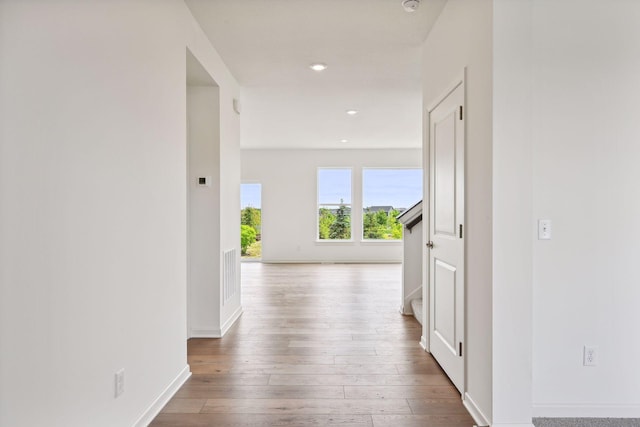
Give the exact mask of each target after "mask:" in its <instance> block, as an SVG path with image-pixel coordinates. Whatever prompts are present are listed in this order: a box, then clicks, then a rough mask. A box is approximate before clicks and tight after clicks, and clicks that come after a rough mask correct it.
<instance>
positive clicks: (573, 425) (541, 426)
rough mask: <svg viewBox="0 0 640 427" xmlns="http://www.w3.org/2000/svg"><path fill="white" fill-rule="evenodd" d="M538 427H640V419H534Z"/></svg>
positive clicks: (534, 423)
mask: <svg viewBox="0 0 640 427" xmlns="http://www.w3.org/2000/svg"><path fill="white" fill-rule="evenodd" d="M533 425H535V426H536V427H640V418H534V419H533Z"/></svg>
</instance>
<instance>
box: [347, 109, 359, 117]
mask: <svg viewBox="0 0 640 427" xmlns="http://www.w3.org/2000/svg"><path fill="white" fill-rule="evenodd" d="M347 114H348V115H350V116H355V115H356V114H358V110H347Z"/></svg>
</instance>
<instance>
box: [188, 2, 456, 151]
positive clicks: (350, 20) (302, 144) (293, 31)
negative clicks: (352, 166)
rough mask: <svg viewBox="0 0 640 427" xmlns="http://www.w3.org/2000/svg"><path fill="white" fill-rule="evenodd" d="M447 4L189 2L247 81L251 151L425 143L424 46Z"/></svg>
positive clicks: (246, 138) (245, 128) (246, 133)
mask: <svg viewBox="0 0 640 427" xmlns="http://www.w3.org/2000/svg"><path fill="white" fill-rule="evenodd" d="M445 2H446V0H422V4H421V5H420V8H419V9H418V11H417V12H415V13H407V12H405V11H404V9H403V8H402V6H401V1H400V0H186V3H187V5H188V6H189V8H190V9H191V11H192V13H193V15H194V16H195V18H196V20H197V21H198V22H199V24H200V26H201V27H202V28H203V30H204V31H205V33H206V34H207V36H208V37H209V39H210V40H211V42H212V44H213V45H214V46H215V48H216V49H217V51H218V52H219V53H220V55H221V56H222V58H223V60H224V61H225V63H226V64H227V66H228V67H229V69H230V70H231V72H232V73H233V75H234V76H235V77H236V78H237V79H238V81H239V82H240V84H241V85H242V88H243V89H242V98H241V103H242V114H241V123H242V125H241V126H242V129H241V131H242V133H241V135H242V147H243V148H388V147H403V148H405V147H420V145H421V83H420V52H421V49H420V47H421V44H422V41H423V40H424V39H425V38H426V36H427V33H428V32H429V30H430V28H431V27H432V25H433V23H434V22H435V20H436V19H437V17H438V15H439V14H440V11H441V10H442V7H443V6H444V3H445ZM313 62H324V63H326V64H327V65H328V68H327V70H325V71H323V72H321V73H318V72H314V71H312V70H310V69H309V65H310V64H311V63H313ZM350 108H354V109H357V110H359V113H358V114H357V115H355V116H348V115H347V114H346V113H345V111H346V110H347V109H350ZM342 139H347V140H349V142H348V143H342V142H340V140H342Z"/></svg>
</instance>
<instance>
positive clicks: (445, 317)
mask: <svg viewBox="0 0 640 427" xmlns="http://www.w3.org/2000/svg"><path fill="white" fill-rule="evenodd" d="M463 107H464V83H463V82H460V84H459V85H458V86H456V88H455V89H454V90H453V91H452V92H450V93H449V94H448V95H447V96H446V97H445V98H444V99H442V101H441V102H439V103H438V104H437V106H436V107H434V108H433V109H432V110H430V111H429V174H430V179H429V231H428V236H429V242H428V243H427V246H428V247H429V249H428V250H427V251H428V257H429V347H430V351H431V353H432V354H433V356H434V357H435V358H436V360H437V361H438V363H439V364H440V366H442V368H443V369H444V370H445V372H446V373H447V375H448V376H449V378H450V379H451V381H452V382H453V383H454V384H455V386H456V387H457V388H458V390H459V391H460V392H461V393H462V392H463V388H464V358H463V357H462V356H463V351H464V349H463V344H464V343H463V341H464V331H465V328H464V283H465V278H464V239H463V232H464V230H463V227H464V117H463V111H464V108H463Z"/></svg>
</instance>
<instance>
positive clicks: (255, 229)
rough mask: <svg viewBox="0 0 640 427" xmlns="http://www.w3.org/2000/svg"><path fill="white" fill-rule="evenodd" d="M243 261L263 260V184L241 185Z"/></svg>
mask: <svg viewBox="0 0 640 427" xmlns="http://www.w3.org/2000/svg"><path fill="white" fill-rule="evenodd" d="M240 246H241V249H242V257H241V261H261V260H262V184H258V183H247V184H241V185H240Z"/></svg>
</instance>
